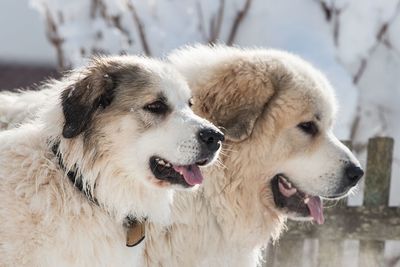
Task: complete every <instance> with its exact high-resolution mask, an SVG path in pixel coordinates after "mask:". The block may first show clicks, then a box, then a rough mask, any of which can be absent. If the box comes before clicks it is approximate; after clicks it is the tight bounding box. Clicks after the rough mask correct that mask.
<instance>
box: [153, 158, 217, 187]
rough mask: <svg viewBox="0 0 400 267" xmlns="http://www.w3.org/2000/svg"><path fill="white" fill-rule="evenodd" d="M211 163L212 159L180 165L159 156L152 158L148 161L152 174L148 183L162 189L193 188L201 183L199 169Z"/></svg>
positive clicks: (201, 177) (201, 175)
mask: <svg viewBox="0 0 400 267" xmlns="http://www.w3.org/2000/svg"><path fill="white" fill-rule="evenodd" d="M211 162H212V159H200V160H197V161H195V162H193V163H191V164H186V165H181V164H176V163H171V162H170V161H168V160H166V159H164V158H161V157H159V156H152V157H151V158H150V159H149V168H150V171H151V173H152V177H151V178H150V181H151V183H152V184H155V185H156V186H158V187H162V188H174V189H190V188H194V187H196V186H197V185H199V184H201V183H202V182H203V174H202V173H201V170H200V168H199V167H200V166H206V165H209V164H210V163H211Z"/></svg>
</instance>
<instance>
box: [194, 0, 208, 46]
mask: <svg viewBox="0 0 400 267" xmlns="http://www.w3.org/2000/svg"><path fill="white" fill-rule="evenodd" d="M196 10H197V16H198V18H199V26H198V28H199V31H200V33H201V36H202V38H203V39H204V40H207V34H206V32H205V30H204V15H203V11H202V9H201V5H200V1H196Z"/></svg>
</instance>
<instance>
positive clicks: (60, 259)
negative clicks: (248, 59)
mask: <svg viewBox="0 0 400 267" xmlns="http://www.w3.org/2000/svg"><path fill="white" fill-rule="evenodd" d="M45 86H46V87H47V88H48V89H45V91H42V92H41V93H39V94H38V96H44V95H45V96H47V97H42V98H38V97H34V94H30V93H28V95H31V96H32V98H31V100H32V101H35V100H40V99H46V101H43V102H41V103H40V104H41V105H42V106H43V110H42V111H41V115H39V117H38V118H37V119H36V120H34V121H32V122H30V123H26V124H24V125H22V126H21V127H18V128H15V129H10V130H6V131H3V132H1V133H0V218H1V224H0V266H40V267H43V266H139V265H140V262H141V259H142V258H141V256H142V251H143V243H142V244H140V245H138V246H136V247H133V248H131V247H127V245H126V244H128V245H130V246H131V245H136V243H138V242H140V241H141V240H140V239H138V240H136V241H135V242H134V243H131V240H130V239H128V240H127V238H128V237H130V233H132V232H133V233H134V234H136V232H135V231H136V230H135V229H136V227H137V225H138V224H140V222H143V221H144V220H145V219H146V218H148V221H154V222H157V223H159V224H161V225H165V224H167V223H169V215H170V204H171V201H172V197H173V190H172V189H173V188H191V187H193V186H194V185H196V184H200V183H201V182H202V179H203V177H202V175H201V172H200V169H199V167H198V165H205V164H209V163H210V162H212V161H213V159H214V158H216V156H217V153H218V151H219V147H220V142H221V140H222V139H223V135H222V134H221V133H220V132H219V130H218V129H217V128H216V127H214V126H213V125H211V124H210V123H209V122H207V121H206V120H204V119H201V118H200V117H198V116H196V115H195V114H194V113H193V112H192V110H191V109H190V108H189V105H190V97H191V96H190V90H189V88H188V87H187V84H186V83H185V82H184V80H183V79H182V77H181V76H180V75H179V73H178V72H176V71H174V69H173V68H172V66H170V65H168V64H166V63H162V62H159V61H156V60H150V59H145V58H139V57H128V56H125V57H110V58H99V59H96V60H94V61H92V63H91V64H90V65H89V66H87V67H84V68H83V69H80V70H76V71H73V72H72V73H70V74H68V75H67V76H66V77H65V78H63V79H62V80H60V81H52V82H50V83H48V84H47V85H45ZM46 92H47V93H48V94H47V93H46ZM7 97H8V99H9V100H10V99H12V95H10V94H6V95H3V100H4V99H6V98H7ZM10 97H11V98H10ZM24 97H25V98H24V99H28V98H29V97H27V95H25V96H24ZM10 101H11V100H10ZM22 102H23V101H22ZM14 103H16V102H14ZM4 106H5V105H4ZM4 106H3V107H4ZM17 106H18V105H15V106H14V108H15V107H17ZM20 107H21V106H20ZM10 111H11V110H10ZM31 111H34V109H32V110H31ZM10 114H11V113H10ZM10 114H8V115H9V117H12V116H10ZM25 114H28V113H25ZM3 118H4V117H3ZM14 118H15V117H14ZM19 118H23V117H19ZM139 230H140V231H141V228H139ZM139 234H141V233H139ZM127 235H128V237H127ZM140 237H141V236H140ZM127 241H128V243H126V242H127Z"/></svg>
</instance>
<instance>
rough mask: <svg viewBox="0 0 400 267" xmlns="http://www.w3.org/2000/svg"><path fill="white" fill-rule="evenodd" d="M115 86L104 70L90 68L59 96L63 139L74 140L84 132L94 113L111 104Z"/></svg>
mask: <svg viewBox="0 0 400 267" xmlns="http://www.w3.org/2000/svg"><path fill="white" fill-rule="evenodd" d="M115 86H116V85H115V82H114V80H113V79H112V77H111V75H110V74H108V73H107V72H106V68H104V67H103V68H101V67H97V68H96V67H92V69H91V70H89V71H88V72H87V74H84V78H83V79H81V80H79V81H77V82H76V83H75V84H74V85H72V86H70V87H68V88H67V89H65V90H64V91H63V92H62V96H61V101H62V108H63V112H64V117H65V124H64V128H63V132H62V135H63V137H65V138H74V137H76V136H77V135H79V134H80V133H82V132H83V131H84V130H86V129H87V127H88V126H89V124H90V122H91V120H92V117H93V114H94V113H95V111H96V110H97V109H98V108H99V107H102V108H105V107H106V106H108V105H109V104H111V101H112V100H113V96H114V89H115Z"/></svg>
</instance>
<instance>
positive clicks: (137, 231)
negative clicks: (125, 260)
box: [51, 142, 146, 247]
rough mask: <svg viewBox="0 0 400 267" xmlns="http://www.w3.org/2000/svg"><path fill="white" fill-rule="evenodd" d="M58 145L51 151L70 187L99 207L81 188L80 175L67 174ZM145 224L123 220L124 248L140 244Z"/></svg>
mask: <svg viewBox="0 0 400 267" xmlns="http://www.w3.org/2000/svg"><path fill="white" fill-rule="evenodd" d="M59 147H60V143H59V142H56V143H54V144H53V146H52V148H51V150H52V152H53V154H54V155H55V157H56V158H57V160H58V164H59V165H60V168H61V169H62V170H63V172H66V173H67V177H68V179H69V180H70V181H71V183H72V185H73V186H74V187H75V188H76V189H78V190H79V191H80V192H82V193H83V194H84V195H85V196H86V198H87V199H88V200H89V201H91V202H93V203H94V204H96V205H97V206H99V203H98V201H97V199H96V198H95V197H93V194H92V192H91V191H90V190H89V189H88V188H86V190H84V188H83V182H82V175H81V174H79V175H78V172H77V171H76V170H75V171H74V170H69V171H68V172H67V168H66V167H65V165H64V162H63V159H62V156H61V153H60V151H59ZM145 223H146V219H145V220H144V221H138V220H137V219H136V218H135V217H133V216H131V215H129V216H127V217H126V218H125V220H124V223H123V226H124V228H125V229H126V246H128V247H134V246H136V245H138V244H140V243H141V242H142V241H143V240H144V238H145Z"/></svg>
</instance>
